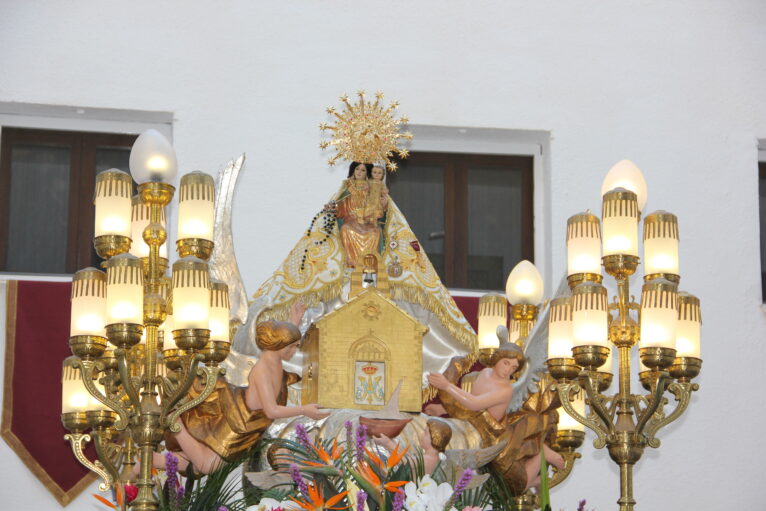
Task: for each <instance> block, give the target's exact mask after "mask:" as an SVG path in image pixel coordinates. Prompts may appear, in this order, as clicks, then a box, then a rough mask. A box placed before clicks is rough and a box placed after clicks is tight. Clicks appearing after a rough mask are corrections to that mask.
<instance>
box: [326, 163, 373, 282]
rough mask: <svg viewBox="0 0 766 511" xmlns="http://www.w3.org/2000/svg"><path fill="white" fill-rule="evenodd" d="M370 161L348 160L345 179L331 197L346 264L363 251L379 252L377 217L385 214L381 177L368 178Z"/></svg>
mask: <svg viewBox="0 0 766 511" xmlns="http://www.w3.org/2000/svg"><path fill="white" fill-rule="evenodd" d="M372 169H373V166H372V165H371V164H365V163H358V162H352V163H351V165H350V166H349V170H348V176H349V177H348V179H346V180H345V181H343V186H342V187H341V189H340V191H339V192H338V195H337V197H336V198H335V200H334V201H333V204H335V208H336V216H337V218H338V225H339V226H340V238H341V242H342V244H343V250H344V252H345V258H346V266H348V267H349V268H354V267H355V266H356V265H357V264H358V263H359V259H360V258H361V257H362V256H364V255H365V254H367V253H372V252H374V253H379V252H380V249H381V247H380V244H381V243H380V240H381V229H380V226H379V224H378V222H379V220H380V219H381V218H383V216H384V214H385V209H384V202H383V201H384V200H385V196H384V195H383V188H382V187H384V186H385V185H383V182H382V179H381V180H380V181H372V180H371V179H370V178H371V177H372V173H371V172H372Z"/></svg>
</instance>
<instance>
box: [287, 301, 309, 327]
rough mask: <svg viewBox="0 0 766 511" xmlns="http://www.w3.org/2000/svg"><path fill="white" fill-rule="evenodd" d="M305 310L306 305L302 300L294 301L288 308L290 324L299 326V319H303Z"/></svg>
mask: <svg viewBox="0 0 766 511" xmlns="http://www.w3.org/2000/svg"><path fill="white" fill-rule="evenodd" d="M306 309H307V307H306V304H305V303H303V300H302V299H300V298H298V299H297V300H295V301H294V302H293V304H292V306H291V307H290V322H291V323H292V324H294V325H295V326H300V324H301V319H303V315H304V314H305V313H306Z"/></svg>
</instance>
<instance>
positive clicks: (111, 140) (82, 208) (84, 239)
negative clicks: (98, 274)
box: [0, 126, 137, 273]
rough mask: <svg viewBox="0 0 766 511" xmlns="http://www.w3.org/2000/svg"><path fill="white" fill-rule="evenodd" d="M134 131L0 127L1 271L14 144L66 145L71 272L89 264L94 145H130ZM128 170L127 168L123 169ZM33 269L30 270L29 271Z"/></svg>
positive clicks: (68, 268)
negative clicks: (68, 151) (67, 154)
mask: <svg viewBox="0 0 766 511" xmlns="http://www.w3.org/2000/svg"><path fill="white" fill-rule="evenodd" d="M136 138H137V135H128V134H117V133H98V132H85V131H59V130H44V129H32V128H13V127H5V126H4V127H3V128H2V130H1V131H0V272H7V270H6V269H5V268H6V262H7V257H8V229H9V225H8V223H9V221H10V218H9V214H10V213H9V207H10V189H11V187H10V185H11V148H12V146H13V145H15V144H40V145H57V146H69V147H70V149H71V155H70V161H69V212H68V217H69V218H68V230H67V250H66V263H65V268H66V272H67V273H74V272H75V271H77V270H78V269H79V268H84V267H86V266H90V265H91V257H92V252H93V233H94V229H93V221H94V218H93V216H94V211H93V193H94V190H95V179H96V149H97V148H99V147H126V148H130V147H132V145H133V142H134V141H135V140H136ZM122 170H125V171H127V170H128V169H122ZM30 273H32V272H30Z"/></svg>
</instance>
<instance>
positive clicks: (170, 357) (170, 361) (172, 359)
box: [162, 350, 183, 371]
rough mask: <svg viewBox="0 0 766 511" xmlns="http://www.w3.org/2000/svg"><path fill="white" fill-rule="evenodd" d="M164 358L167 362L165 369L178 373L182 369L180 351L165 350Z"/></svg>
mask: <svg viewBox="0 0 766 511" xmlns="http://www.w3.org/2000/svg"><path fill="white" fill-rule="evenodd" d="M162 357H163V360H164V362H165V367H167V368H168V369H169V370H171V371H178V370H180V369H181V367H182V362H183V361H182V358H181V352H180V351H179V350H164V351H163V352H162Z"/></svg>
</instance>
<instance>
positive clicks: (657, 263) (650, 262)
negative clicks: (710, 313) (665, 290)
mask: <svg viewBox="0 0 766 511" xmlns="http://www.w3.org/2000/svg"><path fill="white" fill-rule="evenodd" d="M644 255H645V257H644V268H645V272H646V273H645V274H644V281H645V282H649V281H650V280H655V279H659V278H662V279H665V280H669V281H670V282H673V283H674V284H678V283H679V282H680V281H681V276H680V275H679V274H678V217H676V215H674V214H673V213H668V212H667V211H655V212H654V213H651V214H649V215H647V216H646V218H644ZM658 255H659V256H660V257H657V256H658Z"/></svg>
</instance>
